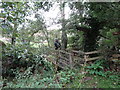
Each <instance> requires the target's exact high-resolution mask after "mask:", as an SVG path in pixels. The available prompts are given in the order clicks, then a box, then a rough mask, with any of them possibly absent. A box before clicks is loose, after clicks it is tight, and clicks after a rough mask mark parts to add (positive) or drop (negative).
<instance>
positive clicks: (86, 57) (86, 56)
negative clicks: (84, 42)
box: [84, 54, 88, 62]
mask: <svg viewBox="0 0 120 90" xmlns="http://www.w3.org/2000/svg"><path fill="white" fill-rule="evenodd" d="M84 60H85V62H86V61H87V60H88V55H86V54H85V55H84Z"/></svg>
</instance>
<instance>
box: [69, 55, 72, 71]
mask: <svg viewBox="0 0 120 90" xmlns="http://www.w3.org/2000/svg"><path fill="white" fill-rule="evenodd" d="M69 59H70V68H71V69H72V68H73V61H72V55H71V54H69Z"/></svg>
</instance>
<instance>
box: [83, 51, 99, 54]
mask: <svg viewBox="0 0 120 90" xmlns="http://www.w3.org/2000/svg"><path fill="white" fill-rule="evenodd" d="M95 53H100V50H99V51H92V52H85V54H86V55H88V54H95Z"/></svg>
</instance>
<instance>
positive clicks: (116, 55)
mask: <svg viewBox="0 0 120 90" xmlns="http://www.w3.org/2000/svg"><path fill="white" fill-rule="evenodd" d="M112 57H114V58H119V57H120V54H113V55H112Z"/></svg>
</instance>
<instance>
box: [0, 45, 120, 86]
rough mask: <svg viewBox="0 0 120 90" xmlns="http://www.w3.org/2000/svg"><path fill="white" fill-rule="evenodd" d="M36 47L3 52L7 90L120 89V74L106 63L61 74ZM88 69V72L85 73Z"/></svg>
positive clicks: (97, 63)
mask: <svg viewBox="0 0 120 90" xmlns="http://www.w3.org/2000/svg"><path fill="white" fill-rule="evenodd" d="M40 52H41V49H38V48H37V50H36V48H35V47H32V45H31V46H30V45H28V46H27V44H26V45H23V44H22V45H20V44H19V45H16V46H15V47H12V46H10V45H8V46H6V48H4V49H3V58H2V59H3V66H4V67H3V73H2V74H3V75H2V76H3V77H2V78H1V81H2V82H1V83H0V85H2V86H3V88H120V83H119V82H120V76H119V75H120V73H119V70H118V69H117V68H116V69H115V68H111V67H110V66H111V65H113V64H109V63H108V61H106V60H97V61H95V62H93V63H92V64H87V66H85V67H77V69H75V70H70V69H66V70H59V71H58V72H55V68H54V65H53V64H52V63H50V62H48V61H47V60H46V58H45V57H44V56H43V55H42V53H40ZM83 68H84V69H83Z"/></svg>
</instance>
